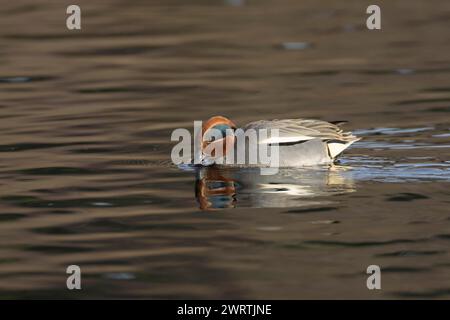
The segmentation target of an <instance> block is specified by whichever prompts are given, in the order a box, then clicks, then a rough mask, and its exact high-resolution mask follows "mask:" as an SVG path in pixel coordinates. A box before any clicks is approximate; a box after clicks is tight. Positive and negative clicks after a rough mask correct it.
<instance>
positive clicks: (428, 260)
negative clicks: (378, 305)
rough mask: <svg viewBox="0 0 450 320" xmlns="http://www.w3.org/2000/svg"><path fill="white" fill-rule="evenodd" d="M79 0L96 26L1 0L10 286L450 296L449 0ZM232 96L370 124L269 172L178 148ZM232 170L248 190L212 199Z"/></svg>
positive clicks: (54, 9) (244, 115)
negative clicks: (378, 19) (196, 160)
mask: <svg viewBox="0 0 450 320" xmlns="http://www.w3.org/2000/svg"><path fill="white" fill-rule="evenodd" d="M76 3H77V4H78V5H80V6H81V9H82V30H81V31H69V30H67V29H66V26H65V19H66V14H65V10H66V7H67V6H68V5H69V4H72V2H70V3H69V2H67V1H49V0H47V1H31V0H28V1H24V0H16V1H2V3H1V7H0V139H1V141H0V297H1V298H294V299H295V298H449V297H450V277H449V275H450V254H449V245H450V210H449V205H450V188H449V186H450V183H449V182H450V118H449V115H450V81H449V77H450V31H449V30H450V2H449V1H446V0H442V1H437V0H436V1H419V0H417V1H406V0H403V1H379V2H378V4H379V5H380V6H381V7H382V30H381V31H369V30H367V29H366V28H365V19H366V17H367V15H366V14H365V10H366V8H367V6H368V5H369V4H372V3H371V2H369V1H294V0H281V1H275V0H262V1H256V0H254V1H245V0H241V1H239V0H228V1H223V0H211V1H206V0H196V1H185V0H168V1H162V0H161V1H113V0H96V1H87V0H79V1H76ZM216 114H223V115H226V116H228V117H229V118H231V119H233V120H234V121H235V122H237V123H238V124H245V123H246V122H249V121H253V120H257V119H273V118H295V117H305V118H318V119H323V120H328V121H331V120H342V119H345V120H348V121H349V124H347V126H346V128H347V129H349V130H353V131H355V133H356V134H357V135H360V136H362V137H363V140H362V141H360V142H358V143H356V144H355V145H354V146H353V147H352V148H351V149H350V150H349V151H348V152H346V154H345V156H344V157H343V158H342V159H341V162H340V163H339V164H338V165H337V166H334V167H333V168H329V169H328V168H321V169H318V170H284V171H283V172H281V173H280V175H278V176H276V177H272V178H270V179H269V180H267V181H259V180H258V178H257V177H256V176H255V175H252V173H251V172H247V171H243V172H212V173H211V172H210V173H208V172H206V173H205V172H203V173H202V172H197V173H196V172H194V171H192V170H191V169H190V168H186V167H181V168H178V167H176V166H173V165H170V151H171V147H172V145H173V143H172V142H171V141H170V134H171V132H172V130H174V129H175V128H180V127H184V128H192V126H193V121H194V120H205V119H207V118H209V117H210V116H212V115H216ZM208 175H209V176H208ZM218 176H220V177H222V178H217V177H218ZM224 176H226V177H228V178H226V179H231V180H232V182H230V181H229V180H225V184H230V183H231V185H232V186H231V189H226V190H228V191H226V192H224V193H222V194H219V197H216V198H214V199H206V200H207V201H206V202H205V203H206V207H205V209H206V208H209V209H213V208H211V207H234V208H229V209H217V210H200V208H199V206H200V204H199V203H200V201H199V199H196V190H197V195H198V183H199V181H201V177H206V178H208V177H209V178H210V179H212V183H216V186H214V185H212V187H211V188H213V189H214V188H216V187H217V183H218V185H219V186H223V183H224V179H223V177H224ZM196 177H197V178H198V179H196ZM211 177H212V178H211ZM230 177H231V178H230ZM196 180H197V181H196ZM220 183H222V185H221V184H220ZM230 190H231V191H230ZM200 200H202V199H200ZM203 200H205V199H204V198H203ZM70 264H77V265H79V266H80V267H81V269H82V288H83V289H82V291H80V292H74V291H69V290H67V289H66V283H65V282H66V274H65V269H66V267H67V266H68V265H70ZM371 264H376V265H379V266H380V267H381V270H382V290H381V291H369V290H368V289H367V288H366V278H367V275H366V273H365V270H366V268H367V266H369V265H371Z"/></svg>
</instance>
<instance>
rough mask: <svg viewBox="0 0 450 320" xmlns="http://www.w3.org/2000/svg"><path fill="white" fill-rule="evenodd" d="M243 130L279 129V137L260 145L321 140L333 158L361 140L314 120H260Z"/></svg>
mask: <svg viewBox="0 0 450 320" xmlns="http://www.w3.org/2000/svg"><path fill="white" fill-rule="evenodd" d="M243 129H244V130H247V129H255V130H258V129H278V132H279V136H278V137H269V138H268V139H265V140H263V141H260V142H259V143H278V144H286V143H289V144H292V143H300V142H303V141H308V140H312V139H321V140H322V141H324V142H326V143H327V146H328V148H329V152H330V156H331V157H332V158H334V157H336V156H337V155H339V154H340V153H342V151H344V150H345V149H346V148H347V147H349V146H350V145H351V144H352V143H353V142H355V141H357V140H359V138H357V137H356V136H354V135H353V134H352V133H351V132H344V131H343V130H342V129H341V128H340V127H339V126H338V125H336V124H333V123H330V122H327V121H322V120H312V119H282V120H260V121H255V122H251V123H249V124H247V125H246V126H245V127H244V128H243Z"/></svg>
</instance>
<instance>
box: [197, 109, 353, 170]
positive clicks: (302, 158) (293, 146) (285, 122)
mask: <svg viewBox="0 0 450 320" xmlns="http://www.w3.org/2000/svg"><path fill="white" fill-rule="evenodd" d="M346 122H347V121H334V122H327V121H323V120H316V119H301V118H299V119H275V120H258V121H254V122H250V123H248V124H246V125H244V126H242V127H241V128H240V129H242V130H243V132H247V131H248V130H250V129H252V130H255V131H256V132H258V130H260V129H266V130H268V131H270V130H272V129H278V135H277V136H275V137H272V136H271V137H269V138H265V139H258V140H257V142H256V143H257V144H266V145H277V146H278V166H279V167H303V166H312V165H323V164H332V163H334V162H336V161H337V158H338V157H339V156H340V155H341V154H342V153H343V152H344V150H346V149H347V148H348V147H350V146H351V145H352V144H353V143H355V142H356V141H358V140H360V139H361V138H359V137H356V136H355V135H353V134H352V132H349V131H347V132H345V131H343V130H342V129H341V128H340V125H342V124H344V123H346ZM213 129H214V130H213ZM238 129H239V128H238V126H237V125H236V124H235V123H234V122H233V121H232V120H230V119H228V118H227V117H225V116H213V117H211V118H209V119H208V120H207V121H205V122H203V124H202V127H201V146H200V150H201V159H202V164H203V165H206V166H209V165H214V164H216V165H220V166H237V165H236V164H235V162H234V161H230V162H228V161H225V160H224V159H226V157H227V155H228V156H230V154H231V156H232V157H234V155H235V154H236V150H237V139H236V137H237V134H236V133H237V130H238ZM211 132H215V133H217V132H220V133H221V135H220V136H219V137H217V135H216V134H211ZM246 143H247V142H246ZM248 143H252V142H251V141H250V142H248ZM253 143H255V142H253ZM222 148H223V151H222V152H217V155H216V154H215V153H216V152H215V151H216V150H219V149H220V150H222ZM230 149H234V150H233V151H234V152H231V150H230ZM245 150H246V153H247V155H246V156H245V159H246V161H245V163H244V164H242V163H240V164H239V165H238V166H258V165H261V166H262V165H264V163H261V162H260V160H259V159H258V160H257V162H256V163H254V162H252V163H251V164H250V163H249V161H248V152H247V150H249V148H245ZM231 156H230V157H231Z"/></svg>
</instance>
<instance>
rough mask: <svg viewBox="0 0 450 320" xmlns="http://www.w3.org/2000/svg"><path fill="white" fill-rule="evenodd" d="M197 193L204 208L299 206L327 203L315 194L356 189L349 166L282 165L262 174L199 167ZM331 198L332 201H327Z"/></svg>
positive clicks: (239, 169) (254, 171) (196, 184)
mask: <svg viewBox="0 0 450 320" xmlns="http://www.w3.org/2000/svg"><path fill="white" fill-rule="evenodd" d="M195 171H196V183H195V195H196V198H197V200H198V203H199V205H200V208H201V209H202V210H213V209H223V208H234V207H237V206H239V207H254V208H263V207H272V208H274V207H300V206H308V205H313V204H324V203H326V202H327V200H326V199H322V200H321V201H319V200H316V201H315V200H312V199H313V198H316V197H321V196H329V195H336V194H342V193H348V192H353V191H355V188H354V183H353V179H352V178H351V176H350V175H347V174H346V169H345V168H343V167H338V166H331V167H326V168H317V169H311V168H309V169H299V168H295V169H292V168H289V169H287V168H286V169H279V171H278V173H277V174H275V175H261V174H260V170H259V169H258V168H221V167H217V166H210V167H199V168H196V170H195ZM328 202H329V201H328Z"/></svg>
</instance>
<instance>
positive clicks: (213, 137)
mask: <svg viewBox="0 0 450 320" xmlns="http://www.w3.org/2000/svg"><path fill="white" fill-rule="evenodd" d="M234 130H236V125H235V124H234V123H233V122H232V121H231V120H230V119H228V118H225V117H222V116H214V117H212V118H210V119H208V120H207V121H206V122H205V123H203V126H202V143H201V150H202V163H203V164H204V165H211V164H214V162H215V160H217V159H218V158H221V157H225V156H226V155H227V153H228V152H229V151H230V148H231V147H233V146H234V143H235V136H234Z"/></svg>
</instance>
